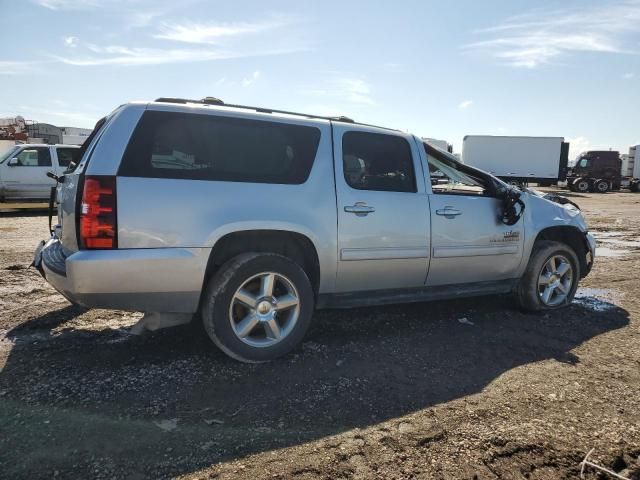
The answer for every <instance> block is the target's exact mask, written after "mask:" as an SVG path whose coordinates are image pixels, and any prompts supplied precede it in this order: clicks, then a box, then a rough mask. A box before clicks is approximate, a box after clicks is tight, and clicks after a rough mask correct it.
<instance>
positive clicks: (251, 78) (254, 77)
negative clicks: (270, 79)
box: [242, 70, 260, 87]
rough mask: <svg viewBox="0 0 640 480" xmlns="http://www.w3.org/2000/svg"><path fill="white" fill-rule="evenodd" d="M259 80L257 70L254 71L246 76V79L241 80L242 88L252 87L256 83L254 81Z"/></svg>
mask: <svg viewBox="0 0 640 480" xmlns="http://www.w3.org/2000/svg"><path fill="white" fill-rule="evenodd" d="M259 78H260V72H259V71H258V70H256V71H255V72H253V73H252V74H251V75H250V76H248V77H247V78H245V79H243V80H242V86H243V87H248V86H250V85H253V84H254V83H256V81H257V80H258V79H259Z"/></svg>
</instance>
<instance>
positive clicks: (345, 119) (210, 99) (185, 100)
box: [154, 97, 395, 130]
mask: <svg viewBox="0 0 640 480" xmlns="http://www.w3.org/2000/svg"><path fill="white" fill-rule="evenodd" d="M154 101H155V102H163V103H181V104H187V103H199V104H201V105H218V106H222V107H229V108H241V109H244V110H253V111H254V112H258V113H280V114H283V115H295V116H297V117H305V118H317V119H320V120H330V121H333V122H343V123H355V124H358V125H364V126H368V127H376V128H384V129H385V130H395V129H393V128H387V127H379V126H377V125H369V124H368V123H359V122H356V121H355V120H353V119H352V118H349V117H345V116H343V115H340V116H337V117H326V116H322V115H312V114H310V113H300V112H290V111H288V110H276V109H273V108H263V107H251V106H249V105H236V104H233V103H224V102H223V101H222V100H220V99H219V98H216V97H205V98H203V99H201V100H191V99H188V98H173V97H160V98H156V99H155V100H154Z"/></svg>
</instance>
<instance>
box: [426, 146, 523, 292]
mask: <svg viewBox="0 0 640 480" xmlns="http://www.w3.org/2000/svg"><path fill="white" fill-rule="evenodd" d="M425 158H426V160H427V162H428V168H429V172H430V178H431V181H430V183H431V189H432V194H431V195H430V205H431V229H432V237H431V241H432V257H431V263H430V267H429V276H428V278H427V285H429V286H436V285H453V284H469V283H478V282H489V281H498V280H508V279H513V278H516V276H517V270H518V267H519V265H520V261H521V260H522V254H523V245H524V243H523V242H524V233H525V232H524V226H523V220H522V219H520V220H519V221H518V222H517V223H516V224H515V225H512V226H508V225H505V224H504V223H502V221H501V220H500V217H501V212H502V201H501V200H500V199H498V198H495V197H493V196H491V194H490V192H489V190H488V189H487V188H486V187H485V185H484V184H483V182H482V179H479V178H475V177H472V176H470V175H468V174H465V173H464V172H462V171H458V170H457V169H456V168H455V167H456V163H454V162H451V163H445V162H442V161H441V159H440V160H439V159H437V158H435V157H434V156H432V155H429V154H428V153H427V152H425Z"/></svg>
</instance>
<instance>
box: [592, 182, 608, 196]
mask: <svg viewBox="0 0 640 480" xmlns="http://www.w3.org/2000/svg"><path fill="white" fill-rule="evenodd" d="M593 190H594V191H595V192H598V193H607V192H608V191H609V182H608V181H607V180H596V182H595V183H594V184H593Z"/></svg>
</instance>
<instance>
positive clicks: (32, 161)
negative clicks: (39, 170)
mask: <svg viewBox="0 0 640 480" xmlns="http://www.w3.org/2000/svg"><path fill="white" fill-rule="evenodd" d="M14 156H15V158H17V159H18V165H17V166H20V167H50V166H51V154H50V153H49V149H48V148H46V147H44V148H25V149H23V150H22V151H21V152H20V153H18V154H17V155H14Z"/></svg>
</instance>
